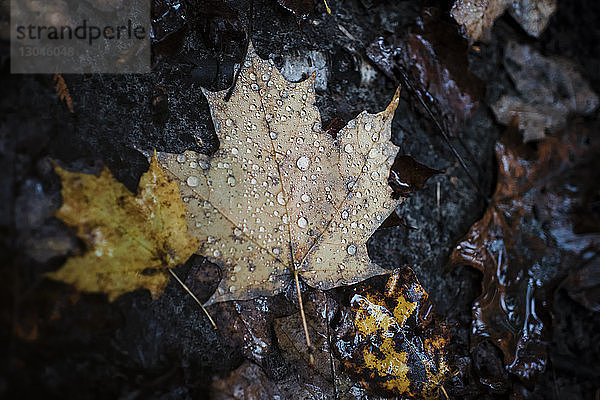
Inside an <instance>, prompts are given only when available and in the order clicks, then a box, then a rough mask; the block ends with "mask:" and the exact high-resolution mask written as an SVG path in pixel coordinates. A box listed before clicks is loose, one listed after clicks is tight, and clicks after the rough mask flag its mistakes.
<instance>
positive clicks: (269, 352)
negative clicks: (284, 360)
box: [208, 294, 297, 371]
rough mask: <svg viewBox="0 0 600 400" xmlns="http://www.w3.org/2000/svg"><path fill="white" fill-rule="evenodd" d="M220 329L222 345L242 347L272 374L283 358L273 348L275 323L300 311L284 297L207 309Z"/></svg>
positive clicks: (238, 302)
mask: <svg viewBox="0 0 600 400" xmlns="http://www.w3.org/2000/svg"><path fill="white" fill-rule="evenodd" d="M208 312H209V313H210V314H211V316H212V317H213V319H214V320H215V323H216V324H217V327H218V332H219V333H220V335H221V341H222V343H223V344H224V345H225V346H227V347H230V348H240V349H241V353H242V355H243V356H244V357H245V358H246V359H248V360H251V361H253V362H255V363H256V364H258V365H260V366H261V367H263V368H265V369H267V370H269V371H271V370H273V369H277V368H279V366H278V365H276V364H278V363H279V364H280V363H281V359H280V355H279V354H278V352H277V349H276V347H275V348H274V347H273V340H274V336H273V332H272V324H273V320H274V319H275V318H277V317H283V316H286V315H290V314H293V313H295V312H297V308H295V307H294V306H293V304H292V303H290V302H289V301H287V299H286V298H285V296H284V295H283V294H282V295H279V296H272V297H259V298H256V299H252V300H245V301H228V302H223V303H216V304H213V305H211V306H209V307H208Z"/></svg>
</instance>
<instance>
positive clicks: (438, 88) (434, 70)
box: [367, 8, 485, 134]
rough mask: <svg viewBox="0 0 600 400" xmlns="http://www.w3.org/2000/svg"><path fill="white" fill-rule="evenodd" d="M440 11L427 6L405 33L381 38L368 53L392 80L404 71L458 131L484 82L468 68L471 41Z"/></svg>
mask: <svg viewBox="0 0 600 400" xmlns="http://www.w3.org/2000/svg"><path fill="white" fill-rule="evenodd" d="M439 14H440V13H439V11H438V10H437V9H435V8H425V9H424V10H423V12H422V14H421V16H420V17H419V18H418V19H417V21H416V23H415V24H414V25H412V27H411V28H410V29H409V31H408V32H407V33H404V34H401V35H392V36H389V37H387V38H384V37H379V38H377V40H376V41H375V42H374V43H372V44H371V45H370V46H369V48H368V49H367V56H368V57H369V58H370V59H371V60H372V61H373V62H374V63H375V64H376V65H377V66H378V67H379V68H380V69H381V70H382V71H383V72H384V73H385V74H386V75H388V76H389V77H391V78H393V79H396V80H401V74H400V73H399V71H404V72H405V73H406V75H407V77H408V79H409V80H410V81H411V84H412V86H413V87H414V88H415V90H416V92H417V93H415V95H417V96H419V97H420V98H421V99H422V100H423V101H424V102H425V104H427V106H428V107H430V108H431V110H432V111H433V112H434V114H435V115H436V116H439V118H440V123H441V124H442V125H443V126H444V128H445V129H446V131H447V132H449V133H451V134H454V133H456V130H457V129H458V128H459V127H460V126H461V125H462V124H463V123H464V122H465V121H466V120H468V119H469V118H470V117H471V115H473V113H474V112H475V110H476V109H477V107H478V105H479V100H480V99H481V98H482V97H483V94H484V91H485V86H484V83H483V82H482V81H481V80H480V79H479V78H478V77H477V76H475V75H474V74H473V73H472V72H471V71H470V70H469V62H468V59H467V51H468V43H467V41H466V40H465V39H463V38H462V37H461V36H460V34H459V32H458V27H457V26H456V25H454V24H450V23H448V22H446V21H443V20H442V19H440V17H439Z"/></svg>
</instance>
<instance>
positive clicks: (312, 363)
mask: <svg viewBox="0 0 600 400" xmlns="http://www.w3.org/2000/svg"><path fill="white" fill-rule="evenodd" d="M294 281H295V282H296V294H298V304H299V305H300V316H301V317H302V327H303V328H304V337H305V338H306V346H308V363H309V364H310V366H311V368H313V367H314V366H315V356H314V355H313V352H314V350H313V347H312V345H311V344H310V336H309V335H308V324H307V323H306V315H305V314H304V305H303V304H302V293H301V291H300V280H299V278H298V270H297V269H296V268H294Z"/></svg>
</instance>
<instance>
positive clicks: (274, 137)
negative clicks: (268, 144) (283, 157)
mask: <svg viewBox="0 0 600 400" xmlns="http://www.w3.org/2000/svg"><path fill="white" fill-rule="evenodd" d="M269 136H270V137H271V139H273V140H275V139H277V132H273V131H271V132H269Z"/></svg>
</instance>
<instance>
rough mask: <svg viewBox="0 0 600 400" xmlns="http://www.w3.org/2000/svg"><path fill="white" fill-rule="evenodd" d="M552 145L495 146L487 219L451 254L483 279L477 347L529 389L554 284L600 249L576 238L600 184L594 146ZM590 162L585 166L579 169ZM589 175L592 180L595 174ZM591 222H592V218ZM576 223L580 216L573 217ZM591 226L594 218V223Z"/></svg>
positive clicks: (580, 134)
mask: <svg viewBox="0 0 600 400" xmlns="http://www.w3.org/2000/svg"><path fill="white" fill-rule="evenodd" d="M574 131H576V132H577V133H576V134H574V133H572V132H571V133H567V134H564V135H563V136H562V137H560V138H559V137H549V138H547V139H546V140H544V141H541V142H540V143H539V144H538V150H537V152H535V151H534V150H533V148H531V147H528V146H527V145H524V144H522V143H520V140H519V139H518V138H517V137H518V132H517V131H516V127H513V129H512V130H510V131H509V132H507V134H505V135H504V137H503V138H502V140H500V141H499V142H498V143H497V144H496V156H497V158H498V183H497V186H496V191H495V193H494V195H493V197H492V202H491V203H490V205H489V206H488V209H487V210H486V212H485V214H484V215H483V217H482V218H481V219H480V220H479V221H478V222H477V223H475V224H474V225H473V226H472V227H471V229H470V230H469V232H468V233H467V234H466V235H465V237H464V238H462V239H461V240H460V241H459V243H458V244H457V246H456V248H455V249H454V251H453V253H452V256H451V258H450V265H458V264H464V265H469V266H472V267H474V268H476V269H478V270H479V271H481V272H482V273H483V277H482V293H481V295H480V296H479V297H478V298H477V299H476V300H475V302H474V303H473V310H472V311H473V336H472V342H471V343H472V345H473V347H474V346H476V345H478V344H479V343H480V342H481V341H483V340H489V341H490V342H491V343H494V344H495V345H496V346H497V347H498V348H500V349H501V350H502V353H503V355H504V363H505V365H506V369H507V370H508V371H509V372H511V373H513V374H515V375H517V376H518V377H520V378H521V379H522V380H524V381H526V382H527V381H529V382H531V381H533V380H534V379H535V378H536V377H537V376H538V375H539V374H540V373H541V372H543V371H544V369H545V367H546V362H547V349H546V346H547V343H548V341H549V339H550V331H549V319H550V317H549V311H550V309H551V308H550V307H551V299H552V292H553V288H554V287H555V286H556V285H557V280H558V279H560V277H561V275H564V274H566V272H567V271H573V270H574V269H575V266H576V265H577V264H579V263H580V262H581V259H584V260H585V258H586V257H588V258H589V256H588V255H586V251H587V249H588V248H594V246H597V243H598V235H597V233H595V232H597V227H596V228H595V229H596V230H594V233H587V234H584V233H580V232H577V231H578V229H577V226H576V220H575V221H574V220H573V215H574V213H575V212H577V213H581V211H577V208H576V207H577V206H578V204H580V202H581V197H583V193H582V192H583V190H580V188H585V187H587V185H589V182H593V181H595V180H596V179H597V178H596V175H597V167H595V166H592V165H594V163H595V160H596V159H597V148H598V147H597V144H594V145H592V144H590V142H596V143H597V141H595V140H593V139H592V138H594V137H595V135H594V134H590V133H589V132H587V130H586V129H582V128H580V127H578V128H577V129H575V130H574ZM585 159H588V161H587V164H575V163H574V161H572V160H577V162H579V163H580V162H581V161H582V160H585ZM590 171H591V172H590ZM590 214H593V212H592V213H590ZM575 215H576V214H575ZM590 219H591V218H590Z"/></svg>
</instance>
